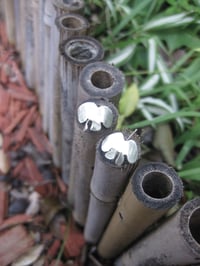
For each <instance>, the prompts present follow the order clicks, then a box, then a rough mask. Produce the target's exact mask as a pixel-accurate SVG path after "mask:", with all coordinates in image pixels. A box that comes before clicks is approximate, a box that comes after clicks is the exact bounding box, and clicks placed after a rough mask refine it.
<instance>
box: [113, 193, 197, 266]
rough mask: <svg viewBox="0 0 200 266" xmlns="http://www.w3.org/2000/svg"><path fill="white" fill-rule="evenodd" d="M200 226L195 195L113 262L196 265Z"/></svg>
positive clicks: (119, 265) (121, 263)
mask: <svg viewBox="0 0 200 266" xmlns="http://www.w3.org/2000/svg"><path fill="white" fill-rule="evenodd" d="M199 226H200V198H195V199H193V200H191V201H188V202H186V203H185V204H184V205H183V207H182V208H181V209H180V210H179V211H178V212H177V213H176V214H174V215H173V216H172V217H170V218H169V219H168V220H167V221H165V222H164V223H163V224H162V225H161V226H159V227H158V228H157V229H156V230H154V231H153V232H151V233H150V234H148V235H147V236H146V237H144V238H143V239H141V240H140V241H139V242H138V243H136V244H135V245H133V246H132V247H130V248H129V249H128V250H127V251H126V252H124V253H123V254H122V255H121V256H120V257H119V258H118V259H117V260H116V262H115V264H114V265H116V266H121V265H123V266H130V265H133V264H134V265H135V266H139V265H197V264H198V265H199V263H200V234H199V230H198V228H199Z"/></svg>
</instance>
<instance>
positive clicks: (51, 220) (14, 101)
mask: <svg viewBox="0 0 200 266" xmlns="http://www.w3.org/2000/svg"><path fill="white" fill-rule="evenodd" d="M52 152H53V151H52V147H51V145H50V143H49V140H48V138H47V136H46V135H45V133H44V132H43V130H42V118H41V115H40V112H39V105H38V98H37V95H36V94H35V92H34V91H32V90H29V89H28V88H27V85H26V82H25V80H24V76H23V73H22V72H21V67H20V60H19V55H18V54H17V52H16V51H15V49H14V48H13V47H11V46H10V45H9V44H8V40H7V37H6V33H5V27H4V23H3V22H2V21H0V265H1V266H6V265H15V264H13V263H15V262H16V261H17V260H19V258H20V257H21V259H22V260H23V258H22V256H24V255H25V256H28V258H26V260H27V259H29V260H30V262H31V263H30V264H31V265H34V266H39V265H52V266H53V265H57V266H58V265H61V266H62V265H80V256H81V250H82V247H83V245H84V239H83V236H82V232H81V231H80V230H79V229H78V228H77V227H76V225H75V224H74V222H73V221H72V218H71V215H70V210H69V209H68V206H67V204H66V199H67V186H66V185H65V184H64V182H63V181H62V179H61V178H60V172H59V169H56V168H55V167H54V165H53V163H52ZM52 202H53V204H52ZM36 249H37V250H39V251H38V254H37V256H36V255H34V254H35V253H34V250H36ZM36 253H37V252H36ZM28 254H29V255H28ZM34 256H35V257H34ZM24 260H25V259H24ZM20 265H23V263H21V264H20ZM24 265H28V264H24Z"/></svg>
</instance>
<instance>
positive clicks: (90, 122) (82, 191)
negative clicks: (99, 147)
mask: <svg viewBox="0 0 200 266" xmlns="http://www.w3.org/2000/svg"><path fill="white" fill-rule="evenodd" d="M117 117H118V113H117V110H116V108H115V107H114V105H113V104H112V103H110V102H108V101H107V100H103V99H102V100H100V99H94V100H88V101H86V102H84V103H82V104H81V105H80V106H79V107H78V111H77V118H76V121H75V129H74V142H73V150H72V160H71V172H70V184H69V195H70V196H71V198H73V197H74V198H73V199H74V212H73V214H74V218H75V221H76V222H77V223H79V224H80V225H82V226H84V224H85V220H86V216H87V211H88V205H89V197H90V181H91V178H92V173H93V169H94V160H95V148H96V143H97V142H98V140H99V139H100V138H101V137H102V136H104V135H105V134H108V133H110V132H112V130H113V129H114V128H115V126H116V123H117ZM70 196H69V197H70Z"/></svg>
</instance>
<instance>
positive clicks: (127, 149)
mask: <svg viewBox="0 0 200 266" xmlns="http://www.w3.org/2000/svg"><path fill="white" fill-rule="evenodd" d="M139 158H140V143H139V138H138V136H137V134H136V133H131V134H130V132H129V133H128V132H123V133H121V132H115V133H112V134H110V135H109V136H107V137H105V138H103V139H102V140H101V141H100V142H99V143H98V145H97V149H96V159H95V167H94V173H93V176H92V180H91V185H90V189H91V194H90V203H89V210H88V216H87V222H86V226H85V231H84V236H85V239H86V241H87V242H88V243H90V244H93V245H94V244H97V242H98V241H99V239H100V237H101V235H102V233H103V231H104V229H105V227H106V225H107V224H108V222H109V220H110V218H111V216H112V214H113V212H114V210H115V208H116V206H117V202H118V199H119V198H120V196H121V194H122V193H123V192H124V189H125V187H126V185H127V183H128V180H129V178H130V175H131V174H132V172H133V170H134V168H135V167H136V165H137V162H138V160H139Z"/></svg>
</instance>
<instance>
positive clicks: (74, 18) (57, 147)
mask: <svg viewBox="0 0 200 266" xmlns="http://www.w3.org/2000/svg"><path fill="white" fill-rule="evenodd" d="M57 10H58V8H57ZM57 12H58V11H57ZM60 12H61V11H59V13H60ZM56 25H57V27H54V33H53V36H54V37H53V40H52V49H53V51H52V53H53V55H54V60H53V69H54V71H53V75H54V76H53V86H52V87H51V88H52V92H51V97H50V106H51V107H52V108H51V109H50V117H49V118H50V120H49V138H50V142H51V144H52V147H53V151H54V152H53V160H54V163H55V165H56V166H60V164H61V129H62V127H61V118H60V116H61V110H60V109H61V108H60V100H61V99H60V84H61V81H62V80H65V76H66V73H64V70H65V69H60V64H61V62H62V60H65V59H64V58H61V56H60V53H59V44H60V43H63V41H64V40H67V39H69V37H72V36H78V35H84V34H86V33H87V30H88V28H89V23H88V22H87V20H86V19H85V18H84V17H82V16H81V15H78V14H64V15H61V16H58V17H57V18H56ZM63 64H64V65H65V63H63ZM59 70H62V72H61V73H62V75H63V76H64V77H63V76H61V73H60V72H59ZM77 78H78V77H77Z"/></svg>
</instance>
